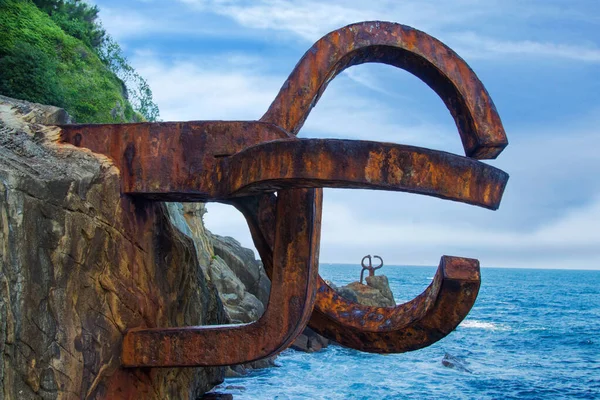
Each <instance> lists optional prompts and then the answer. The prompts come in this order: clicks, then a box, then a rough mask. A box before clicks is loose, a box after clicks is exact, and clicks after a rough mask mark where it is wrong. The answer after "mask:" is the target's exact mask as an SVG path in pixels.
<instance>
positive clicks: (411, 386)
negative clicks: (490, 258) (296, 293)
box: [217, 264, 600, 399]
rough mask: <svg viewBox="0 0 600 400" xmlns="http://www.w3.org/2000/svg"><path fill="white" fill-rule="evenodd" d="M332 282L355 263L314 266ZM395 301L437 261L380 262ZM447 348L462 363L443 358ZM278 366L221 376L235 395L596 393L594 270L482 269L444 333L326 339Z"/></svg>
mask: <svg viewBox="0 0 600 400" xmlns="http://www.w3.org/2000/svg"><path fill="white" fill-rule="evenodd" d="M320 270H321V275H322V276H323V277H324V278H325V279H330V280H332V281H333V282H334V283H335V284H337V285H344V284H347V283H349V282H351V281H354V280H357V279H358V277H359V274H360V267H358V266H356V265H341V264H334V265H321V267H320ZM378 272H380V273H383V274H385V275H387V276H388V278H389V280H390V286H391V288H392V291H393V292H394V295H395V298H396V302H397V303H402V302H405V301H408V300H410V299H412V298H413V297H414V296H416V295H417V294H419V293H420V292H422V291H423V290H424V289H425V288H426V287H427V286H428V285H429V283H430V282H431V279H432V278H433V275H434V273H435V268H428V267H394V266H386V267H384V268H383V269H381V270H379V271H378ZM446 354H448V355H450V356H452V357H455V358H456V359H457V363H458V364H459V365H460V366H461V368H449V367H446V366H444V365H443V364H442V359H443V358H444V356H445V355H446ZM277 364H278V365H279V367H278V368H270V369H266V370H259V371H254V372H252V373H251V374H249V375H248V376H245V377H243V378H229V379H227V380H226V381H225V382H224V383H223V384H222V385H221V386H220V387H218V388H217V391H219V392H224V393H232V394H233V395H234V398H235V399H404V398H419V399H420V398H427V399H441V398H451V399H540V398H544V399H564V398H573V399H600V271H567V270H524V269H492V268H483V269H482V285H481V289H480V292H479V297H478V299H477V302H476V303H475V306H474V307H473V309H472V310H471V312H470V314H469V315H468V316H467V318H466V319H465V320H464V321H463V322H462V324H461V325H459V327H458V328H457V329H456V330H455V331H454V332H453V333H451V334H450V335H448V336H446V337H445V338H444V339H442V340H440V341H439V342H437V343H435V344H434V345H432V346H430V347H427V348H425V349H422V350H418V351H414V352H410V353H403V354H391V355H379V354H369V353H361V352H359V351H355V350H351V349H347V348H342V347H339V346H330V347H328V348H327V349H325V350H323V351H320V352H318V353H312V354H306V353H301V352H296V351H293V350H289V349H288V350H286V351H284V352H283V353H282V354H281V355H280V356H279V357H278V359H277Z"/></svg>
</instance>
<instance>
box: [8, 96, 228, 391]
mask: <svg viewBox="0 0 600 400" xmlns="http://www.w3.org/2000/svg"><path fill="white" fill-rule="evenodd" d="M64 122H67V116H66V113H64V111H62V110H60V109H57V108H55V107H46V106H40V105H36V104H31V103H27V102H20V101H15V100H12V99H8V98H5V97H0V354H1V357H2V360H1V361H0V382H1V386H2V390H0V398H1V399H7V400H8V399H38V398H40V399H50V398H52V399H56V398H57V399H71V398H90V399H122V398H128V399H195V398H197V397H199V396H200V395H202V394H203V393H204V392H205V391H207V390H208V389H210V388H211V387H212V386H214V385H215V384H216V383H218V382H220V381H221V380H222V376H223V375H222V373H223V372H222V369H221V368H185V369H181V368H153V369H124V368H121V367H120V362H119V355H120V351H121V339H122V335H123V333H124V332H125V331H126V330H127V329H129V328H135V327H170V326H182V325H205V324H220V323H224V322H226V321H227V319H226V315H225V313H224V311H223V308H222V304H221V301H220V299H219V297H218V296H217V293H216V290H214V286H213V285H212V284H211V283H210V282H208V281H207V279H206V278H205V275H204V274H203V273H202V271H203V269H204V270H208V269H209V267H210V265H204V264H206V263H207V260H210V259H211V257H212V254H206V249H202V248H199V247H198V246H197V245H195V243H194V240H192V238H191V237H190V236H189V234H188V233H186V232H184V231H183V230H182V229H183V228H181V218H182V214H181V213H179V212H176V210H174V209H173V207H172V206H168V205H165V204H162V203H155V202H144V201H142V200H133V199H132V198H130V197H127V196H122V195H121V194H120V177H119V170H118V169H117V168H115V167H114V166H113V164H112V162H111V161H110V160H109V159H108V158H107V157H104V156H101V155H97V154H94V153H92V152H90V151H88V150H85V149H80V148H76V147H73V146H71V145H64V144H59V143H58V135H59V132H60V129H59V128H57V127H51V126H45V125H44V124H56V123H64ZM183 218H186V214H185V213H183Z"/></svg>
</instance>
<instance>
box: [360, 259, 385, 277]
mask: <svg viewBox="0 0 600 400" xmlns="http://www.w3.org/2000/svg"><path fill="white" fill-rule="evenodd" d="M373 258H379V261H381V264H379V265H378V266H376V267H374V266H373V261H372V260H371V255H370V254H369V255H366V256H364V257H363V259H362V260H360V265H362V270H361V271H360V283H363V274H364V273H365V269H366V270H369V276H375V270H377V269H379V268H381V267H383V259H382V258H381V257H379V256H373ZM366 259H369V265H365V260H366ZM367 279H368V278H367Z"/></svg>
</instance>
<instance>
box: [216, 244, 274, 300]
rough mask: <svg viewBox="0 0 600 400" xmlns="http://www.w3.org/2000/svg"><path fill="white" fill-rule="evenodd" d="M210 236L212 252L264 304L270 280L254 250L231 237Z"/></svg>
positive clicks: (267, 297) (267, 298) (267, 295)
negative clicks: (255, 256)
mask: <svg viewBox="0 0 600 400" xmlns="http://www.w3.org/2000/svg"><path fill="white" fill-rule="evenodd" d="M210 237H211V243H212V246H213V250H214V254H215V255H216V256H218V257H220V258H221V260H223V262H225V264H227V266H228V267H229V269H230V270H231V272H232V273H234V274H235V276H237V277H238V279H239V280H240V281H241V282H242V283H243V284H244V286H245V288H246V290H247V291H248V292H249V293H251V294H252V295H254V297H256V298H257V299H258V300H260V301H261V302H262V303H263V304H265V305H266V304H267V302H268V301H269V292H270V290H271V281H270V280H269V278H268V277H267V274H266V272H265V269H264V268H263V265H262V262H261V261H259V260H256V259H255V258H254V252H253V251H252V250H250V249H247V248H245V247H242V245H241V244H240V242H238V241H237V240H235V239H234V238H232V237H229V236H219V235H215V234H211V235H210Z"/></svg>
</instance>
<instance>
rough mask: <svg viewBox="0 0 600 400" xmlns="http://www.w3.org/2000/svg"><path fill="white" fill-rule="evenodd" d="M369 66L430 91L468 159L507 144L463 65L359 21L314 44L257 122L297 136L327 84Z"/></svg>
mask: <svg viewBox="0 0 600 400" xmlns="http://www.w3.org/2000/svg"><path fill="white" fill-rule="evenodd" d="M369 62H376V63H384V64H389V65H393V66H395V67H398V68H402V69H404V70H406V71H408V72H410V73H411V74H413V75H415V76H417V77H418V78H420V79H421V80H422V81H423V82H425V83H426V84H427V85H428V86H429V87H430V88H432V89H433V90H434V91H435V92H436V93H437V94H438V95H439V96H440V98H441V99H442V101H443V102H444V103H445V104H446V107H448V110H449V111H450V113H451V114H452V116H453V117H454V121H455V122H456V126H457V128H458V131H459V134H460V137H461V139H462V143H463V146H464V149H465V154H466V155H467V156H468V157H472V158H477V159H485V158H496V157H497V156H498V154H500V152H502V150H503V149H504V148H505V147H506V146H507V145H508V140H507V138H506V134H505V133H504V128H503V127H502V122H501V121H500V116H499V115H498V112H497V111H496V107H495V106H494V103H493V101H492V99H491V97H490V96H489V94H488V92H487V90H486V89H485V87H484V86H483V84H482V83H481V81H480V80H479V78H478V77H477V75H475V73H474V72H473V70H471V68H470V67H469V66H468V65H467V63H466V62H465V61H464V60H463V59H462V58H460V56H459V55H458V54H456V53H455V52H454V51H453V50H452V49H450V48H449V47H448V46H446V45H445V44H443V43H442V42H440V41H439V40H437V39H436V38H434V37H432V36H429V35H428V34H426V33H424V32H421V31H419V30H417V29H414V28H411V27H409V26H406V25H400V24H396V23H393V22H381V21H370V22H360V23H357V24H352V25H348V26H345V27H343V28H341V29H337V30H335V31H333V32H331V33H329V34H327V35H325V36H324V37H322V38H321V39H319V40H318V41H317V42H316V43H315V44H314V45H313V46H312V47H311V48H310V49H309V50H308V51H307V52H306V53H305V54H304V56H303V57H302V58H301V59H300V61H299V62H298V64H296V67H295V68H294V70H293V71H292V73H291V74H290V76H289V78H288V79H287V81H286V82H285V83H284V84H283V87H282V88H281V90H280V91H279V94H278V95H277V97H276V98H275V100H274V101H273V103H272V104H271V106H270V107H269V110H268V111H267V112H266V113H265V115H264V116H263V117H262V118H261V119H260V120H261V121H263V122H270V123H273V124H275V125H277V126H280V127H282V128H283V129H284V130H286V131H288V132H290V133H292V134H297V133H298V131H299V130H300V128H301V127H302V125H303V124H304V121H305V120H306V118H307V117H308V114H309V113H310V110H311V109H312V108H313V107H314V106H315V105H316V104H317V101H318V99H319V97H321V94H323V92H324V91H325V89H326V88H327V85H328V84H329V82H330V81H331V80H332V79H333V78H334V77H335V76H336V75H337V74H339V73H340V72H342V71H343V70H344V69H346V68H348V67H351V66H353V65H359V64H364V63H369Z"/></svg>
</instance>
